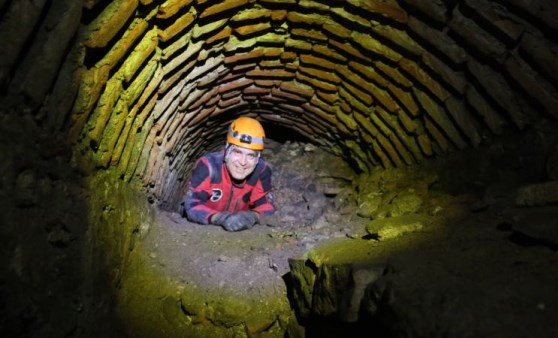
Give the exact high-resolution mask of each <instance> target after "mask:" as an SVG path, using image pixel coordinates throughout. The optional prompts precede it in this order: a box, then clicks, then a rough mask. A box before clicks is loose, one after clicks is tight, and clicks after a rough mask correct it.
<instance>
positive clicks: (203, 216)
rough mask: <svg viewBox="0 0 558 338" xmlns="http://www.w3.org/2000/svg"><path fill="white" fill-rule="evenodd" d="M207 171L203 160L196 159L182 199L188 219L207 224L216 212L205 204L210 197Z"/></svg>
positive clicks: (208, 173)
mask: <svg viewBox="0 0 558 338" xmlns="http://www.w3.org/2000/svg"><path fill="white" fill-rule="evenodd" d="M209 171H210V168H209V166H208V164H207V163H205V161H203V160H202V159H200V160H198V161H197V163H196V166H195V168H194V171H193V172H192V178H191V179H190V183H189V184H188V191H187V193H186V198H185V201H184V208H185V210H186V216H187V217H188V219H189V220H190V221H192V222H196V223H199V224H209V220H210V218H211V216H213V215H214V214H215V213H217V210H214V209H212V208H210V207H208V206H207V204H206V202H207V201H208V200H209V198H210V197H211V189H210V186H209V184H210V172H209Z"/></svg>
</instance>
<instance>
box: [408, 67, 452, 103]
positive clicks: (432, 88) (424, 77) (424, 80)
mask: <svg viewBox="0 0 558 338" xmlns="http://www.w3.org/2000/svg"><path fill="white" fill-rule="evenodd" d="M399 66H400V68H401V69H402V70H404V71H405V72H406V73H407V74H409V75H410V76H411V77H412V78H414V79H415V80H416V81H417V82H418V83H420V84H422V85H423V86H424V90H425V91H429V92H430V93H432V94H434V96H436V97H437V98H438V99H439V100H440V101H445V100H447V98H448V97H450V93H449V92H448V91H447V90H446V89H445V88H444V87H443V86H442V85H440V83H439V82H438V81H436V80H434V79H433V78H432V77H431V76H430V74H428V73H427V72H426V71H425V70H424V69H422V68H421V67H420V66H419V65H418V64H417V63H416V62H413V61H411V60H409V59H407V58H403V59H401V60H400V61H399Z"/></svg>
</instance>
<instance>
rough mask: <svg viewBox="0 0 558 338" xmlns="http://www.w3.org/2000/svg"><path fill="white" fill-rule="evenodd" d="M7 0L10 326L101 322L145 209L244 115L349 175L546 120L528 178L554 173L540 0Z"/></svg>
mask: <svg viewBox="0 0 558 338" xmlns="http://www.w3.org/2000/svg"><path fill="white" fill-rule="evenodd" d="M0 9H1V10H0V13H2V14H0V32H1V36H2V41H3V42H4V47H3V48H2V51H1V52H0V112H1V117H0V121H1V122H2V123H1V126H0V130H2V132H1V136H0V137H1V138H2V145H1V147H2V154H3V157H4V161H3V163H2V164H0V168H1V169H0V171H1V172H2V182H1V185H0V194H1V195H0V197H1V198H2V203H1V204H2V206H1V208H2V215H1V217H2V230H1V233H2V241H3V244H4V245H3V248H2V249H1V250H2V277H1V280H0V283H1V284H2V309H1V311H2V314H3V315H2V317H3V319H2V328H1V330H2V331H0V332H2V333H3V335H5V336H15V335H18V336H96V335H98V334H99V332H103V333H104V334H107V332H113V331H112V329H113V328H114V327H116V326H118V323H116V320H114V319H113V317H114V316H113V313H112V312H111V311H112V310H111V309H112V306H113V305H114V304H113V303H114V300H113V298H112V296H110V295H109V294H108V293H107V292H106V290H112V289H114V288H118V285H119V283H120V281H121V279H122V274H123V273H124V272H123V271H125V270H126V266H127V264H128V262H129V260H130V259H131V258H130V257H131V255H132V253H131V252H133V248H134V247H135V246H136V245H137V243H138V242H140V241H141V240H142V238H143V237H142V236H144V235H145V234H144V233H145V232H148V228H149V223H150V222H151V220H152V218H153V217H155V216H154V215H155V214H157V213H158V212H159V211H161V210H164V211H169V212H173V211H177V210H178V209H179V206H180V202H181V201H182V198H183V196H184V193H185V191H186V188H187V182H188V176H189V174H190V172H191V169H192V165H193V163H194V161H195V160H196V159H197V158H198V157H199V156H200V155H202V154H203V153H204V152H206V151H208V150H214V149H217V148H219V147H221V146H222V145H223V138H224V135H225V131H226V127H227V126H228V124H229V123H230V122H231V121H232V120H233V119H234V118H236V117H238V116H241V115H247V116H251V117H254V118H257V119H258V120H259V121H261V122H262V124H263V125H264V127H265V128H266V130H268V131H269V132H270V134H272V135H273V134H274V132H273V131H274V130H281V132H282V135H281V137H282V138H283V139H287V140H288V139H295V138H299V137H302V138H304V139H306V140H308V141H309V142H311V143H312V144H313V145H315V146H317V147H319V148H321V149H324V150H327V151H328V152H329V153H331V154H334V155H335V156H337V157H339V158H341V159H342V160H343V161H345V162H347V163H349V164H350V165H351V167H353V168H354V170H355V171H356V172H358V173H370V172H371V171H373V170H374V169H377V168H381V169H382V170H390V169H393V168H409V167H411V168H412V167H416V166H419V165H422V164H424V163H428V162H430V161H434V160H437V159H444V158H449V157H450V156H460V154H464V153H469V152H471V151H475V150H483V149H489V148H490V146H492V145H494V144H498V142H501V140H503V139H505V140H508V139H514V140H519V142H520V144H523V145H525V144H527V147H528V148H529V142H533V139H531V138H529V137H531V136H532V135H542V134H544V137H542V136H541V137H540V139H537V140H540V143H532V145H533V147H531V149H530V150H529V151H531V152H532V153H537V154H539V153H540V154H541V157H544V163H543V164H542V165H541V166H540V167H537V170H538V169H540V168H543V167H544V166H545V165H546V171H545V170H544V169H541V170H539V173H538V174H539V176H538V177H530V179H531V181H530V182H529V183H538V182H541V181H556V180H558V173H557V171H556V170H558V169H557V168H558V164H557V163H558V158H557V157H558V155H548V154H549V153H551V150H552V149H554V153H555V154H558V150H556V149H555V147H556V140H557V138H558V135H557V133H556V130H557V129H556V126H557V123H556V120H557V119H558V108H557V107H558V61H557V60H558V59H557V55H556V53H557V50H558V43H557V40H556V36H557V33H558V22H557V21H556V20H555V17H556V15H558V5H557V4H555V3H554V2H552V1H545V0H539V1H522V0H509V1H502V0H498V1H488V0H443V1H415V0H382V1H380V0H370V1H367V0H343V1H341V0H335V1H333V0H329V1H326V0H224V1H204V0H196V1H194V0H167V1H163V0H122V1H105V0H83V1H75V0H61V1H52V0H50V1H49V0H34V1H30V0H25V1H18V0H3V1H0ZM526 135H527V136H526ZM537 142H538V141H537ZM553 147H554V148H553ZM511 151H513V150H511ZM518 158H519V155H518ZM467 165H474V163H465V166H467ZM537 165H538V164H537ZM541 172H544V173H541ZM527 181H528V180H527ZM555 188H556V185H552V186H550V188H548V189H549V190H550V192H549V193H547V195H545V196H546V197H545V198H547V202H549V203H556V202H557V200H558V197H556V195H557V194H558V193H556V192H555V190H554V189H555ZM552 248H554V249H553V250H556V246H553V247H552ZM555 305H558V304H555ZM48 308H50V309H56V310H52V312H50V310H48ZM550 311H554V314H556V313H557V312H556V311H558V309H556V308H554V309H549V310H548V312H550ZM107 319H108V320H107ZM92 323H93V324H92ZM100 323H102V324H100ZM113 325H114V326H113ZM549 330H550V328H549ZM552 330H556V327H554V328H552ZM114 332H120V331H114ZM227 332H228V331H227ZM231 332H233V331H230V332H229V333H227V334H228V335H229V336H234V335H233V333H231ZM234 332H236V331H234ZM549 332H556V331H549ZM549 332H543V333H549ZM283 333H284V332H283ZM484 333H486V332H484ZM235 334H237V333H235ZM252 334H253V332H252ZM259 334H260V336H266V335H265V334H264V333H261V332H260V333H259ZM486 334H487V335H490V334H488V333H486ZM269 335H270V336H271V333H269ZM291 335H292V336H295V335H294V334H293V333H292V332H291ZM170 336H173V335H170ZM186 336H187V335H186ZM237 336H239V337H240V336H243V335H241V334H239V335H237ZM249 336H251V335H250V334H249ZM252 336H258V335H252ZM495 336H498V335H497V334H496V335H495ZM541 336H544V335H541Z"/></svg>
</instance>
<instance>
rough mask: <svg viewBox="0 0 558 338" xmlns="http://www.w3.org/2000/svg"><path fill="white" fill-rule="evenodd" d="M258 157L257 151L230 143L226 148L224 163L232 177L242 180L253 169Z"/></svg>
mask: <svg viewBox="0 0 558 338" xmlns="http://www.w3.org/2000/svg"><path fill="white" fill-rule="evenodd" d="M259 158H260V154H259V152H258V151H256V150H252V149H247V148H242V147H239V146H236V145H234V144H231V145H230V146H229V148H228V149H227V153H226V157H225V165H226V166H227V169H228V170H229V173H230V174H231V176H232V177H233V178H234V179H236V180H244V179H245V178H246V177H248V175H250V174H251V173H252V171H254V168H256V165H257V164H258V159H259Z"/></svg>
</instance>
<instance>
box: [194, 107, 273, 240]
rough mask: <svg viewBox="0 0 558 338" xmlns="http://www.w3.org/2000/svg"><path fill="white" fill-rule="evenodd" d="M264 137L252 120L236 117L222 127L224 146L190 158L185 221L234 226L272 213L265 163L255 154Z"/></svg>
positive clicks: (247, 226) (249, 224)
mask: <svg viewBox="0 0 558 338" xmlns="http://www.w3.org/2000/svg"><path fill="white" fill-rule="evenodd" d="M264 139H265V133H264V129H263V127H262V125H261V124H260V123H259V122H258V121H257V120H255V119H253V118H250V117H239V118H237V119H236V120H234V121H233V122H232V123H231V125H230V127H229V129H228V133H227V143H226V145H225V149H224V151H218V152H214V153H209V154H206V155H204V156H202V157H201V158H200V159H199V160H197V161H196V163H195V165H194V171H193V173H192V178H191V180H190V183H189V186H188V192H187V194H186V201H185V203H184V208H185V211H186V216H187V217H188V219H189V220H190V221H192V222H196V223H200V224H215V225H220V226H222V227H223V228H224V229H225V230H227V231H240V230H245V229H250V228H252V227H253V226H254V224H256V223H257V222H258V221H259V220H260V218H261V217H262V216H264V215H271V214H273V213H274V212H275V207H274V206H273V200H272V195H271V168H270V167H269V165H268V164H267V163H266V162H265V161H264V160H262V159H261V158H260V155H261V151H262V150H263V148H264Z"/></svg>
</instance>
